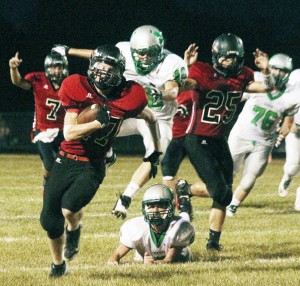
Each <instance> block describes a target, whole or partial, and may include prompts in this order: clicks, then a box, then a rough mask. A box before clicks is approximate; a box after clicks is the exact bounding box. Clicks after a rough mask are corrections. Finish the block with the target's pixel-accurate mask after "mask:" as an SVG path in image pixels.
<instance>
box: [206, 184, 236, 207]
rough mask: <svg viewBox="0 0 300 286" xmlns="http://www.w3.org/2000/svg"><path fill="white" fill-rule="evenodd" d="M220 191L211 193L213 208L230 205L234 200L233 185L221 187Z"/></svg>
mask: <svg viewBox="0 0 300 286" xmlns="http://www.w3.org/2000/svg"><path fill="white" fill-rule="evenodd" d="M219 190H220V191H218V192H215V193H214V194H211V196H212V198H213V205H212V207H213V208H217V209H221V208H224V207H226V206H228V205H229V204H230V202H231V200H232V186H231V185H227V186H225V188H224V186H223V188H220V189H219Z"/></svg>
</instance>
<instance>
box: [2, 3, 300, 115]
mask: <svg viewBox="0 0 300 286" xmlns="http://www.w3.org/2000/svg"><path fill="white" fill-rule="evenodd" d="M145 24H151V25H155V26H157V27H158V28H159V29H161V30H162V31H163V34H164V36H165V39H166V48H168V49H169V50H171V51H173V52H175V53H177V54H179V55H180V56H183V53H184V50H185V49H186V48H187V46H188V45H189V44H190V43H192V42H196V43H197V44H198V45H199V47H200V50H199V59H201V60H203V61H209V62H210V61H211V52H210V50H211V44H212V42H213V40H214V39H215V38H216V37H217V36H218V35H219V34H221V33H223V32H233V33H235V34H237V35H238V36H240V37H241V38H242V39H243V41H244V46H245V51H246V58H245V64H246V65H248V66H250V67H251V68H254V65H253V56H252V52H253V51H254V50H255V48H257V47H259V48H260V49H262V50H264V51H266V52H267V53H268V54H269V55H272V54H274V53H279V52H281V53H286V54H288V55H290V56H291V57H292V58H293V59H294V67H295V68H300V54H299V46H300V1H299V0H297V1H296V0H295V1H294V0H291V1H287V0H286V1H283V0H277V1H271V0H269V1H263V0H262V1H244V0H236V1H232V0H228V1H201V0H168V1H166V0H159V1H158V0H152V1H142V0H140V1H138V0H137V1H133V0H119V1H116V0H110V1H108V0H99V1H90V0H81V1H80V0H69V1H67V0H60V1H57V0H54V1H38V0H13V1H12V0H2V1H1V3H0V28H1V36H0V37H1V57H0V67H1V77H0V88H1V89H0V97H1V104H0V112H12V111H20V112H21V111H33V96H32V94H31V92H25V91H22V90H21V89H19V88H17V87H14V86H13V85H12V84H11V82H10V76H9V68H8V60H9V58H10V57H12V56H13V55H14V54H15V53H16V51H19V52H20V56H21V58H22V59H23V61H24V62H23V63H22V65H21V67H20V69H19V70H20V73H21V75H22V76H24V75H25V74H26V73H28V72H31V71H41V70H43V69H44V68H43V62H44V58H45V56H46V54H47V53H49V52H50V50H51V47H52V45H53V44H55V43H62V44H66V45H69V46H73V47H81V48H96V47H97V46H99V45H101V44H103V43H109V44H115V43H117V42H118V41H124V40H125V41H127V40H129V38H130V35H131V33H132V32H133V30H134V29H135V28H137V27H138V26H141V25H145ZM69 63H70V72H71V73H81V74H86V70H87V67H88V61H86V60H81V59H78V58H69Z"/></svg>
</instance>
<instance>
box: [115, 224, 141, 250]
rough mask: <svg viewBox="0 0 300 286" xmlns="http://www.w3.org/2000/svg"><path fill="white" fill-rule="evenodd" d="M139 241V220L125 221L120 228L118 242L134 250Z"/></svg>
mask: <svg viewBox="0 0 300 286" xmlns="http://www.w3.org/2000/svg"><path fill="white" fill-rule="evenodd" d="M140 239H141V226H140V223H139V218H134V219H130V220H128V221H126V222H125V223H124V224H123V225H122V226H121V228H120V242H121V243H122V244H124V245H125V246H127V247H128V248H131V249H136V245H137V242H138V241H140Z"/></svg>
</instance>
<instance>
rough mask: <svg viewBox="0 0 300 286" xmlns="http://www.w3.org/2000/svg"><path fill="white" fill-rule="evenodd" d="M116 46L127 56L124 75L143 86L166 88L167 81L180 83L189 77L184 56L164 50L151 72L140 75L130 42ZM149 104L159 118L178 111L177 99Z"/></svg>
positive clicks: (172, 114)
mask: <svg viewBox="0 0 300 286" xmlns="http://www.w3.org/2000/svg"><path fill="white" fill-rule="evenodd" d="M116 46H117V47H118V48H119V49H120V50H121V52H122V54H123V55H124V57H125V58H126V68H125V72H124V76H125V78H126V79H127V80H133V81H136V82H138V83H139V84H141V85H142V86H154V87H156V88H158V89H164V84H165V83H166V82H167V81H170V80H175V81H176V82H177V83H179V85H180V81H182V80H184V79H185V78H186V77H187V74H188V69H187V65H186V63H185V62H184V60H183V59H182V58H180V57H179V56H177V55H175V54H173V53H171V52H170V51H168V50H164V53H165V57H164V59H163V61H162V62H161V63H159V64H158V65H157V66H156V67H155V68H154V69H153V70H152V71H151V72H150V73H148V74H146V75H140V74H138V73H137V72H136V69H135V66H134V62H133V59H132V56H131V51H130V42H119V43H117V44H116ZM148 106H149V107H150V108H151V110H152V111H153V113H154V114H155V116H156V117H157V118H159V119H169V118H171V117H173V116H174V114H175V113H176V111H177V100H173V101H164V100H163V101H161V102H160V104H159V105H156V106H151V104H150V101H149V104H148Z"/></svg>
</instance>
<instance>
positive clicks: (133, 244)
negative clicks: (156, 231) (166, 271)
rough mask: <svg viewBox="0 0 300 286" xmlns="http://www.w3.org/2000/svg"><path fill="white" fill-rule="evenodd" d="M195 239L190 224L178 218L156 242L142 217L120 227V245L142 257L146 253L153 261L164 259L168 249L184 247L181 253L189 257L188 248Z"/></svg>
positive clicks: (175, 218) (176, 217)
mask: <svg viewBox="0 0 300 286" xmlns="http://www.w3.org/2000/svg"><path fill="white" fill-rule="evenodd" d="M194 237H195V231H194V227H193V226H192V225H191V223H190V222H189V221H187V220H185V219H183V218H181V217H179V216H175V217H174V219H173V220H172V221H171V222H170V225H169V228H168V229H167V231H166V232H165V234H162V235H161V237H160V238H159V239H158V240H157V239H156V237H155V235H153V232H152V231H150V225H149V223H147V222H145V220H144V217H143V216H140V217H136V218H133V219H130V220H128V221H126V222H125V223H124V224H123V225H122V227H121V237H120V241H121V243H122V244H124V245H125V246H127V247H128V248H131V249H136V250H137V252H138V253H139V254H140V255H141V256H144V253H145V252H148V253H149V254H150V255H152V256H153V257H154V259H159V260H161V259H164V258H165V256H166V254H167V252H168V249H169V248H170V247H176V246H177V247H184V249H183V250H182V253H184V254H185V255H190V253H189V250H188V246H189V245H190V244H191V243H193V241H194Z"/></svg>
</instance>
